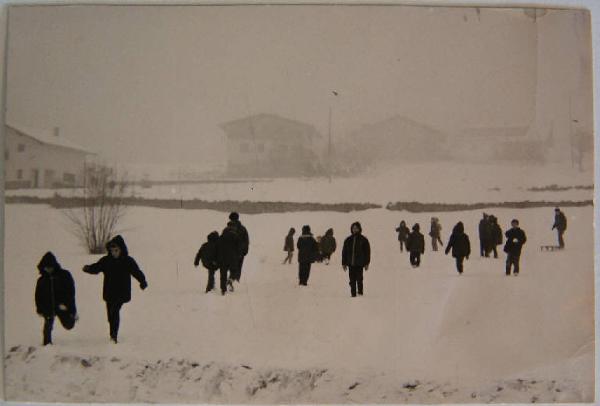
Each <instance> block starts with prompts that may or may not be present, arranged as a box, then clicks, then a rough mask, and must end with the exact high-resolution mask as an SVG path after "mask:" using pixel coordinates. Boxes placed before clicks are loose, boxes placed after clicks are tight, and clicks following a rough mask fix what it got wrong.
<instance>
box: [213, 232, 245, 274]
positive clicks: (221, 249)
mask: <svg viewBox="0 0 600 406" xmlns="http://www.w3.org/2000/svg"><path fill="white" fill-rule="evenodd" d="M240 245H241V243H240V237H239V235H238V233H237V228H236V227H235V226H234V224H233V223H232V222H231V221H230V222H229V223H227V227H225V228H224V229H223V232H222V233H221V236H220V237H219V240H218V241H217V262H218V263H219V266H222V267H225V268H229V269H233V268H235V267H237V266H238V265H239V262H240V257H241V255H242V254H241V247H240Z"/></svg>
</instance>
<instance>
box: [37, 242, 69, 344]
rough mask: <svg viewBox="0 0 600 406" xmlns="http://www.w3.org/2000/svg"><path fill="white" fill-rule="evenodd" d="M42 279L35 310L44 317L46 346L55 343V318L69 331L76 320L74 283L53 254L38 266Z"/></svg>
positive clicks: (38, 283) (48, 255)
mask: <svg viewBox="0 0 600 406" xmlns="http://www.w3.org/2000/svg"><path fill="white" fill-rule="evenodd" d="M37 268H38V271H39V273H40V277H39V278H38V280H37V283H36V285H35V308H36V312H37V314H38V315H40V316H42V317H43V318H44V330H43V336H44V338H43V344H44V345H48V344H52V328H53V326H54V317H55V316H56V317H58V320H60V323H61V324H62V326H63V327H64V328H65V329H66V330H71V329H72V328H73V327H74V326H75V322H76V321H77V307H76V306H75V282H74V281H73V277H72V276H71V273H70V272H69V271H67V270H66V269H62V267H61V266H60V264H59V263H58V261H57V260H56V257H55V256H54V254H52V253H51V252H47V253H46V254H44V256H43V257H42V259H41V260H40V262H39V264H38V266H37Z"/></svg>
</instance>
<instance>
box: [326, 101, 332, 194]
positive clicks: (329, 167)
mask: <svg viewBox="0 0 600 406" xmlns="http://www.w3.org/2000/svg"><path fill="white" fill-rule="evenodd" d="M327 168H328V172H329V183H331V170H332V157H331V106H329V131H328V144H327Z"/></svg>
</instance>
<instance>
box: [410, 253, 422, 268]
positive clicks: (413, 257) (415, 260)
mask: <svg viewBox="0 0 600 406" xmlns="http://www.w3.org/2000/svg"><path fill="white" fill-rule="evenodd" d="M410 264H411V265H412V266H414V267H418V266H419V265H421V253H420V252H413V251H411V252H410Z"/></svg>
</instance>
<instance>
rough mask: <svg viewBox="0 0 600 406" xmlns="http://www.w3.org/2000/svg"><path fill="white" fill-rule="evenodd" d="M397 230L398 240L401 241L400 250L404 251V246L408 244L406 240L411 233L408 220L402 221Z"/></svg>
mask: <svg viewBox="0 0 600 406" xmlns="http://www.w3.org/2000/svg"><path fill="white" fill-rule="evenodd" d="M396 232H397V233H398V241H399V242H400V252H404V246H405V245H406V240H407V239H408V235H409V234H410V229H409V228H408V227H406V222H405V221H404V220H402V221H401V222H400V226H398V227H397V228H396Z"/></svg>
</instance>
